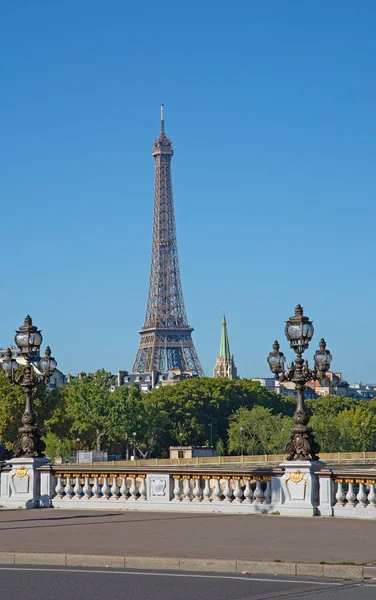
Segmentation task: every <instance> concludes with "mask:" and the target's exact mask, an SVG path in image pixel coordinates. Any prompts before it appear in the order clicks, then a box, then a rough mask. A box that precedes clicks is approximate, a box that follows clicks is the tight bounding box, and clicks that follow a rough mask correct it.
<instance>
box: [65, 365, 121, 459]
mask: <svg viewBox="0 0 376 600" xmlns="http://www.w3.org/2000/svg"><path fill="white" fill-rule="evenodd" d="M113 389H114V388H113V380H112V378H111V377H109V375H108V373H107V371H105V369H100V370H99V371H96V372H95V373H94V374H93V375H83V376H82V377H80V378H79V379H76V380H73V381H72V382H71V383H70V385H69V392H68V393H69V399H68V403H67V415H68V417H69V418H70V419H71V421H72V425H71V433H72V434H73V435H79V436H80V437H81V439H82V440H83V442H84V443H85V444H86V445H87V446H88V447H89V448H93V447H95V448H96V450H97V451H98V452H100V451H101V450H102V446H103V442H104V440H106V441H108V440H109V439H110V440H111V439H113V438H114V437H116V431H115V428H116V427H119V422H118V419H119V414H121V412H122V410H124V394H125V390H124V389H123V388H115V391H113Z"/></svg>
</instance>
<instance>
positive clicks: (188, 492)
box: [183, 475, 192, 502]
mask: <svg viewBox="0 0 376 600" xmlns="http://www.w3.org/2000/svg"><path fill="white" fill-rule="evenodd" d="M183 490H184V498H183V500H185V501H186V502H190V501H191V500H192V488H191V477H190V475H188V476H186V477H185V478H184V488H183Z"/></svg>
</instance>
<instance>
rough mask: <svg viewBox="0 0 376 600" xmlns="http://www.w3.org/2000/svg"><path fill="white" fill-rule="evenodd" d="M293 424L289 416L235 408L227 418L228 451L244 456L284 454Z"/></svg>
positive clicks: (264, 410) (257, 409) (263, 408)
mask: <svg viewBox="0 0 376 600" xmlns="http://www.w3.org/2000/svg"><path fill="white" fill-rule="evenodd" d="M292 426H293V422H292V420H291V418H290V417H284V416H282V415H281V414H278V415H273V414H272V411H271V409H270V408H265V407H264V406H255V407H254V408H252V409H251V410H249V409H248V408H246V407H242V408H239V410H238V411H236V413H234V414H233V415H232V416H231V417H230V426H229V429H228V449H229V451H230V452H234V453H240V452H241V451H243V452H244V453H245V454H275V453H279V452H283V451H284V447H285V445H286V443H287V441H288V440H289V438H290V432H291V428H292Z"/></svg>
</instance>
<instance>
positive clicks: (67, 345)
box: [0, 0, 376, 382]
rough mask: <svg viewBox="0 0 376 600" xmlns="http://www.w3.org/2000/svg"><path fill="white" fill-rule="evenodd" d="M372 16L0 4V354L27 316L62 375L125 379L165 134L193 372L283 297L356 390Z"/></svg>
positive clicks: (274, 314)
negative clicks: (158, 143)
mask: <svg viewBox="0 0 376 600" xmlns="http://www.w3.org/2000/svg"><path fill="white" fill-rule="evenodd" d="M375 28H376V3H375V2H374V1H372V0H369V1H367V0H363V2H361V3H356V2H353V1H349V0H331V1H330V2H318V3H303V2H301V1H300V0H296V1H292V0H291V1H289V0H286V1H285V2H281V1H280V0H269V1H268V2H264V1H261V0H259V1H256V0H254V1H253V0H242V1H240V0H239V1H237V2H232V3H231V2H229V1H228V0H226V1H225V0H205V1H202V0H193V1H192V2H189V3H187V2H177V1H176V0H161V1H160V2H156V1H155V0H154V1H149V0H143V1H142V2H138V3H136V2H125V1H124V0H110V1H109V2H103V1H99V0H90V1H89V0H80V1H79V2H77V1H73V0H65V1H62V2H48V0H39V1H33V0H18V1H17V2H2V5H1V8H0V46H1V48H0V50H1V59H0V60H1V94H0V127H1V144H0V161H1V177H0V194H1V216H0V227H1V246H2V259H1V267H2V268H1V281H2V289H1V298H2V311H1V312H2V318H1V319H0V346H5V345H8V344H9V343H11V342H12V335H13V331H14V329H15V328H16V327H17V326H18V325H20V324H21V323H22V321H23V318H24V316H25V314H27V313H30V314H31V315H32V317H33V318H34V321H35V323H36V324H37V325H38V326H39V327H41V328H42V330H43V334H44V340H45V342H46V343H49V344H50V345H51V347H52V350H53V354H54V355H55V357H56V359H57V360H58V363H59V366H60V367H61V369H62V370H63V371H65V372H77V371H80V370H81V369H84V370H94V369H97V368H100V367H102V366H104V367H105V368H106V369H109V370H112V371H114V372H116V371H117V370H118V369H119V368H122V369H131V367H132V364H133V360H134V358H135V354H136V350H137V346H138V341H139V334H138V333H137V330H138V329H139V328H140V327H142V325H143V320H144V315H145V308H146V299H147V289H148V280H149V260H150V249H151V248H150V247H151V225H152V208H153V178H154V162H153V158H152V156H151V148H152V142H153V139H154V138H155V137H156V135H157V134H158V129H159V122H158V121H159V104H160V103H161V102H164V104H165V107H166V131H167V133H168V135H169V136H170V137H171V138H172V141H173V144H174V148H175V156H174V158H173V185H174V195H175V206H176V218H177V233H178V244H179V257H180V266H181V273H182V282H183V291H184V296H185V303H186V308H187V313H188V319H189V322H190V324H191V325H192V326H193V327H194V328H195V332H194V334H193V335H194V341H195V344H196V348H197V351H198V354H199V357H200V359H201V362H202V364H203V367H204V370H205V372H206V373H207V374H209V375H211V373H212V367H213V364H214V361H215V356H216V354H217V352H218V349H219V341H220V329H221V319H222V312H223V310H225V311H226V315H227V321H228V327H229V335H230V345H231V350H232V351H233V352H234V354H235V359H236V363H237V366H238V369H239V372H240V375H242V376H248V377H250V376H254V377H260V376H265V375H267V374H268V367H267V364H266V355H267V354H268V352H269V351H270V349H271V344H272V342H273V340H274V339H275V338H276V337H277V338H278V339H279V341H280V342H281V343H282V342H283V346H284V350H285V353H286V354H288V355H289V351H288V348H287V343H286V342H285V341H284V339H283V337H284V335H283V327H284V321H285V320H286V319H287V318H288V317H289V316H290V315H291V314H292V313H293V308H294V306H295V305H296V304H297V303H298V302H300V303H301V304H302V305H303V306H304V308H305V310H306V313H307V314H308V315H309V316H310V317H311V318H312V319H313V320H314V323H315V328H316V334H315V337H314V341H313V343H312V348H311V350H310V351H309V353H308V357H309V358H310V357H311V356H312V354H313V352H314V350H315V349H316V347H317V346H318V342H319V339H320V337H321V336H325V338H326V339H327V342H328V347H329V348H330V350H331V351H332V353H333V356H334V359H333V363H332V365H333V368H334V369H335V370H340V371H342V373H343V375H344V376H345V377H346V379H348V380H350V381H355V380H362V381H363V382H364V381H368V382H370V381H373V382H375V381H376V355H375V343H374V340H375V338H376V318H375V297H376V289H375V288H376V284H375V274H374V272H375V265H374V262H375V216H376V208H375V197H376V171H375V159H376V120H375V107H376V79H375V60H376V37H375Z"/></svg>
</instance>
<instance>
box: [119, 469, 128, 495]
mask: <svg viewBox="0 0 376 600" xmlns="http://www.w3.org/2000/svg"><path fill="white" fill-rule="evenodd" d="M120 493H121V496H122V498H124V500H128V494H129V489H128V486H127V476H126V475H124V476H123V477H122V479H121V488H120Z"/></svg>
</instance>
